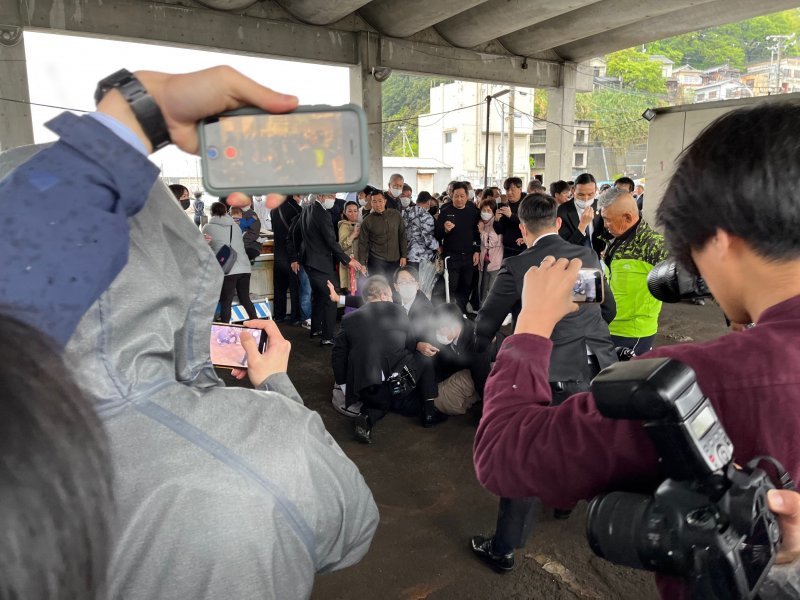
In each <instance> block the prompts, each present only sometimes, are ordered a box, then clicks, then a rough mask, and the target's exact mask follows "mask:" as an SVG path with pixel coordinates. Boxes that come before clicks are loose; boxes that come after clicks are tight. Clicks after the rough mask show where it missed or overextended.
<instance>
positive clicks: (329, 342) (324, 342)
mask: <svg viewBox="0 0 800 600" xmlns="http://www.w3.org/2000/svg"><path fill="white" fill-rule="evenodd" d="M319 345H320V346H333V340H320V342H319Z"/></svg>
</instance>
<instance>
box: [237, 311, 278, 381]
mask: <svg viewBox="0 0 800 600" xmlns="http://www.w3.org/2000/svg"><path fill="white" fill-rule="evenodd" d="M245 325H246V326H247V327H250V328H259V329H261V330H262V331H263V333H264V334H265V337H266V338H267V340H268V343H267V347H266V351H264V350H262V349H260V348H259V346H257V345H256V344H255V340H252V339H247V338H246V337H244V338H242V347H243V348H244V350H245V352H246V353H247V365H248V366H247V369H241V368H236V369H233V370H232V371H231V375H233V376H234V377H235V378H236V379H244V377H245V376H247V377H249V378H250V383H252V384H253V387H256V388H257V387H259V386H260V385H261V384H262V383H264V382H265V381H266V380H267V379H268V378H269V377H271V376H272V375H275V374H277V373H286V370H287V369H288V368H289V354H290V353H291V350H292V345H291V343H289V342H288V341H287V340H286V338H284V337H283V334H282V333H281V331H280V329H278V326H277V325H276V324H275V321H269V320H264V319H253V320H252V321H245Z"/></svg>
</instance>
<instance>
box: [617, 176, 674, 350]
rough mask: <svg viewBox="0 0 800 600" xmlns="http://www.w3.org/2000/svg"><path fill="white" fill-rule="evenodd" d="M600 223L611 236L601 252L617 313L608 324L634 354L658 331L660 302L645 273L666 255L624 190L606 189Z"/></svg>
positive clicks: (619, 343) (657, 235) (647, 347)
mask: <svg viewBox="0 0 800 600" xmlns="http://www.w3.org/2000/svg"><path fill="white" fill-rule="evenodd" d="M602 209H603V222H604V223H605V226H606V229H607V230H608V232H609V233H610V234H611V235H612V236H613V237H614V239H613V240H612V241H611V243H610V244H609V246H608V248H607V249H606V253H605V259H604V260H605V263H606V265H608V268H609V270H610V284H611V291H612V292H613V293H614V298H615V299H616V301H617V316H616V318H615V319H614V321H612V322H611V325H609V331H610V332H611V338H612V339H613V341H614V344H615V345H617V346H624V347H626V348H630V349H631V350H633V351H634V352H635V353H636V354H637V355H641V354H644V353H645V352H649V351H650V349H651V348H652V347H653V338H654V337H655V335H656V331H658V314H659V313H660V312H661V302H659V301H658V300H656V299H655V298H654V297H653V296H652V294H651V293H650V292H649V291H648V289H647V274H648V273H649V272H650V271H651V269H652V268H653V267H654V266H655V265H656V264H658V263H660V262H661V261H662V260H664V259H665V258H666V257H667V251H666V249H665V248H664V238H663V237H662V236H661V234H660V233H657V232H656V231H654V230H653V229H652V228H651V227H650V226H649V225H648V224H647V223H646V222H645V221H644V219H642V217H641V216H640V215H639V207H638V206H636V200H634V199H633V196H632V195H631V194H630V193H628V192H623V191H621V190H619V189H613V188H612V189H610V190H608V191H607V192H606V193H605V195H604V196H603V206H602Z"/></svg>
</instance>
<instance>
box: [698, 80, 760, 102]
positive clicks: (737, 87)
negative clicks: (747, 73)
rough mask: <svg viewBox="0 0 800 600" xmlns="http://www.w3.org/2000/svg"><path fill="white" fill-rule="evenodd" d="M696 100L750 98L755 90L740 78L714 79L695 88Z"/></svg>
mask: <svg viewBox="0 0 800 600" xmlns="http://www.w3.org/2000/svg"><path fill="white" fill-rule="evenodd" d="M694 94H695V96H694V101H695V102H696V103H699V102H713V101H715V100H732V99H735V98H750V97H752V96H753V92H752V90H751V89H750V88H748V87H747V86H746V85H744V84H743V83H742V82H741V81H739V80H738V79H725V80H723V81H712V82H711V83H709V84H707V85H703V86H700V87H697V88H694Z"/></svg>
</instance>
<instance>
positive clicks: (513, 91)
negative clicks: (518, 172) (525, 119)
mask: <svg viewBox="0 0 800 600" xmlns="http://www.w3.org/2000/svg"><path fill="white" fill-rule="evenodd" d="M516 95H517V94H516V89H515V88H514V87H513V86H512V88H511V95H510V96H509V100H508V170H507V171H506V177H513V176H514V113H515V112H516V111H515V110H514V97H515V96H516Z"/></svg>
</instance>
